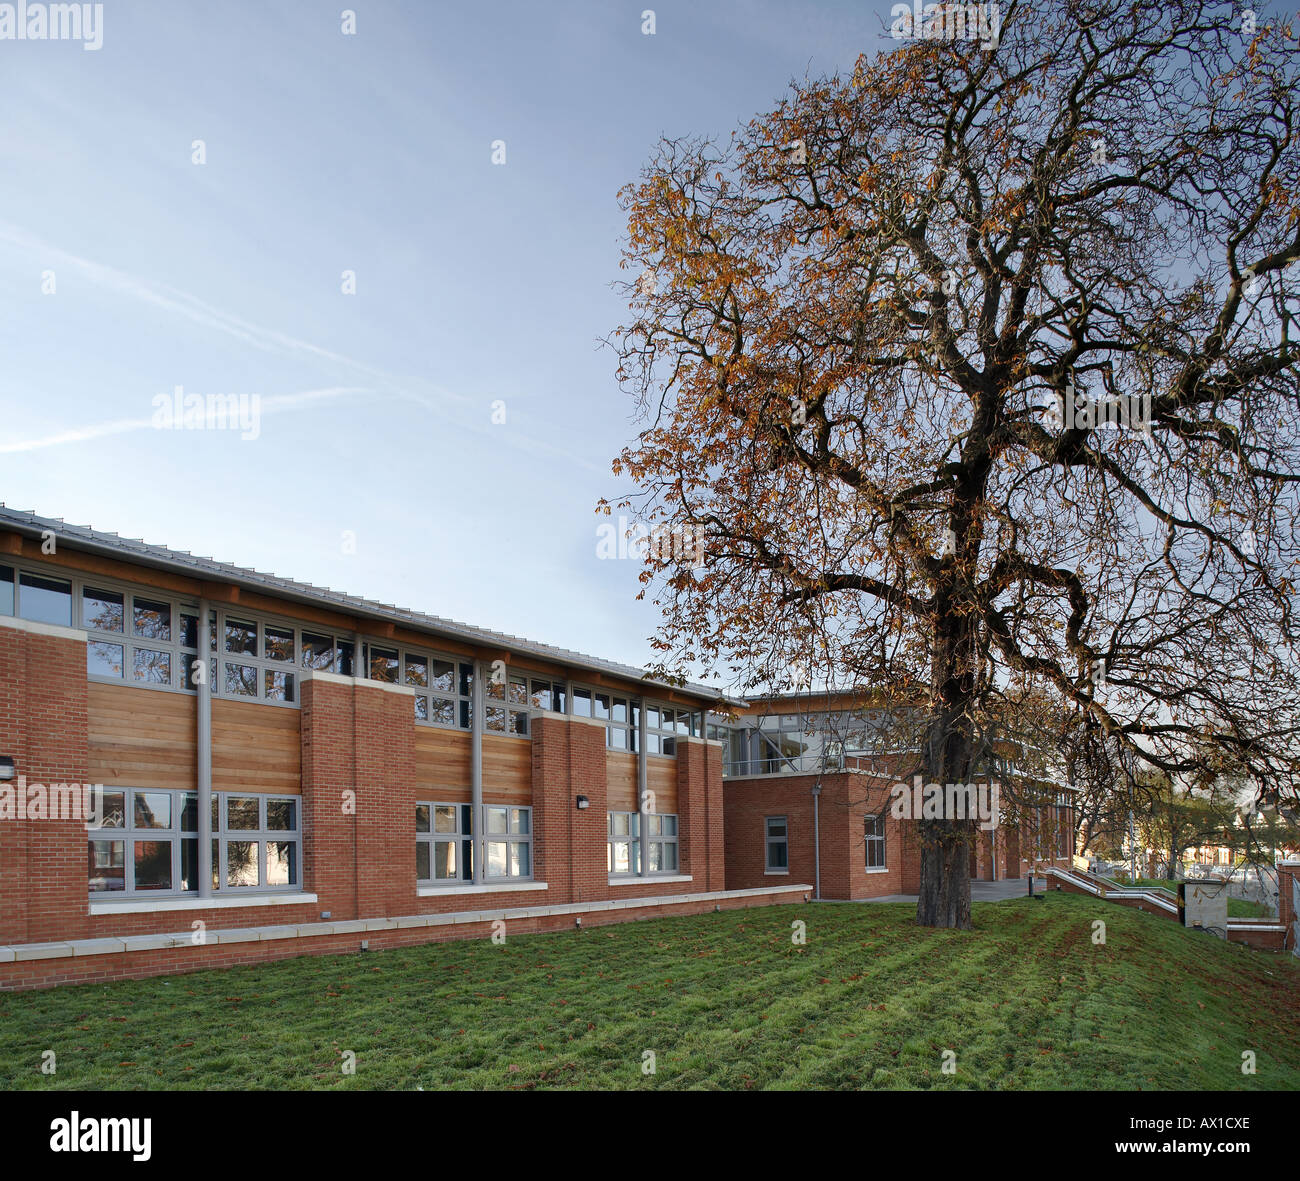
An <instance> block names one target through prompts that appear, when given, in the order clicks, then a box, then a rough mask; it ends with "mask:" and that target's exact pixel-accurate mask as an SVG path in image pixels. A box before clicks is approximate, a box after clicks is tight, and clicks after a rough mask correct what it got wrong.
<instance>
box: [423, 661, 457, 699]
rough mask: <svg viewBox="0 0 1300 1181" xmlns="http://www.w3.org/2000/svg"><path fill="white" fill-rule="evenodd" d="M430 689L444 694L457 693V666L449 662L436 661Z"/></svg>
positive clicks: (430, 678)
mask: <svg viewBox="0 0 1300 1181" xmlns="http://www.w3.org/2000/svg"><path fill="white" fill-rule="evenodd" d="M429 688H430V689H438V690H440V691H441V692H443V693H454V692H455V691H456V666H455V665H454V664H452V663H451V661H449V660H435V661H434V662H433V666H432V668H431V669H430V673H429Z"/></svg>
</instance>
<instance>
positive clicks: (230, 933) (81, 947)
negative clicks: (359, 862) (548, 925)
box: [0, 885, 812, 964]
mask: <svg viewBox="0 0 1300 1181" xmlns="http://www.w3.org/2000/svg"><path fill="white" fill-rule="evenodd" d="M811 892H812V886H810V885H798V886H768V887H762V888H759V889H752V890H713V891H710V892H708V893H704V894H658V895H654V896H651V897H647V898H618V899H608V898H607V899H602V900H600V901H599V902H571V903H567V904H565V905H559V906H545V905H543V906H516V907H510V908H507V909H504V910H464V911H452V912H449V913H447V914H408V915H399V916H397V917H395V918H394V917H385V918H375V919H346V920H343V921H333V922H320V923H296V924H292V923H291V924H288V925H285V926H278V927H233V928H227V929H225V930H214V931H209V932H207V934H206V936H205V938H204V940H203V942H202V943H201V944H199V943H196V942H195V938H194V937H195V932H194V931H173V932H159V933H157V934H151V935H113V936H108V937H104V938H95V939H70V940H64V941H62V942H58V943H19V944H14V945H12V946H8V947H0V964H12V963H23V962H25V961H28V960H50V959H66V958H69V957H73V956H92V955H115V954H118V953H121V952H127V951H161V950H166V949H175V950H184V949H186V948H193V947H198V946H207V945H209V944H212V943H216V944H225V943H256V942H274V941H276V940H280V939H310V938H312V937H315V936H321V935H363V934H366V933H367V932H370V931H391V930H394V929H401V928H409V927H451V926H458V925H460V924H462V923H490V922H496V921H502V922H509V921H510V920H511V919H533V918H542V917H544V916H547V915H557V914H572V915H583V914H596V913H600V912H602V911H611V910H638V909H642V908H645V907H651V906H685V905H689V904H691V903H699V902H724V901H726V900H728V899H731V898H752V897H755V896H760V895H774V894H809V893H811Z"/></svg>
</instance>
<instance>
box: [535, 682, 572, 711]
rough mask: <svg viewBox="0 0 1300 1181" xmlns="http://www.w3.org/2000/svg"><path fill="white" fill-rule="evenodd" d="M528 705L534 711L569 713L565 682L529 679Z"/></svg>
mask: <svg viewBox="0 0 1300 1181" xmlns="http://www.w3.org/2000/svg"><path fill="white" fill-rule="evenodd" d="M528 704H529V705H530V706H532V708H533V709H539V710H546V711H548V712H550V713H557V714H563V713H568V712H569V710H568V699H567V697H566V695H565V687H564V682H563V681H555V680H550V679H548V678H545V677H529V679H528Z"/></svg>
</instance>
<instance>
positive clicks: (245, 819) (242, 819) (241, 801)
mask: <svg viewBox="0 0 1300 1181" xmlns="http://www.w3.org/2000/svg"><path fill="white" fill-rule="evenodd" d="M259 823H260V821H259V818H258V809H257V797H256V796H228V797H227V798H226V828H228V829H256V828H257V826H258V824H259Z"/></svg>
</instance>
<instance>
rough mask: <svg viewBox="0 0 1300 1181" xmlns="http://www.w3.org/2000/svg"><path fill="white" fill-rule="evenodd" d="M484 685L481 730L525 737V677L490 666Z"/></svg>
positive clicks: (526, 728) (526, 686)
mask: <svg viewBox="0 0 1300 1181" xmlns="http://www.w3.org/2000/svg"><path fill="white" fill-rule="evenodd" d="M486 667H487V670H488V671H487V676H486V677H485V678H484V682H483V730H484V733H487V734H509V735H511V736H512V737H515V738H527V737H528V706H529V700H528V678H527V677H525V676H524V675H523V674H522V673H513V672H511V671H510V670H509V669H508V668H505V669H503V668H501V667H499V666H497V665H495V664H489V665H487V666H486Z"/></svg>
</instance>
